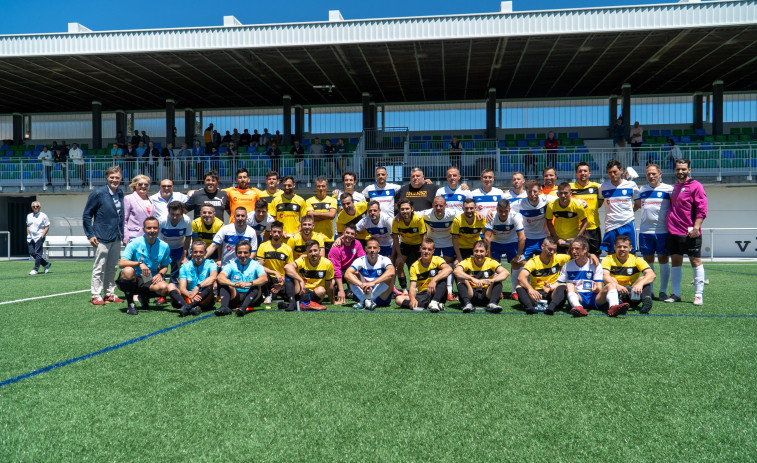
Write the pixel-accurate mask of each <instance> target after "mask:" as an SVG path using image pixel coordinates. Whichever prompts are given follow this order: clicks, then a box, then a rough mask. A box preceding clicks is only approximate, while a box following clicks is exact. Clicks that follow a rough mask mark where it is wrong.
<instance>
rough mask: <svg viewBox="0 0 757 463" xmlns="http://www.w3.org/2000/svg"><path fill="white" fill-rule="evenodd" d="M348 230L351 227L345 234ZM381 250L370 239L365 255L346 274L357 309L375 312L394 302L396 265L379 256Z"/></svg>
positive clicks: (374, 239)
mask: <svg viewBox="0 0 757 463" xmlns="http://www.w3.org/2000/svg"><path fill="white" fill-rule="evenodd" d="M348 229H349V226H348V227H345V233H346V232H347V230H348ZM343 238H344V236H343ZM380 249H381V247H380V246H379V241H378V240H377V239H376V238H368V241H366V244H365V255H364V256H362V257H358V258H357V259H355V261H354V262H352V265H350V267H349V268H348V269H347V271H346V272H345V274H344V279H345V280H347V283H349V285H350V289H351V290H352V294H353V298H354V299H355V300H356V301H357V304H355V308H356V309H366V310H373V309H375V308H376V307H387V306H389V303H390V302H392V287H393V285H394V284H393V282H394V265H392V261H391V260H390V259H389V258H388V257H386V256H382V255H380V254H379V253H380Z"/></svg>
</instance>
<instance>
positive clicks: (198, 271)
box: [179, 259, 218, 291]
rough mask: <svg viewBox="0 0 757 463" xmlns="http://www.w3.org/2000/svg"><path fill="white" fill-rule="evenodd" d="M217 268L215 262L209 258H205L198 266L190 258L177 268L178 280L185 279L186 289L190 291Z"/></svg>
mask: <svg viewBox="0 0 757 463" xmlns="http://www.w3.org/2000/svg"><path fill="white" fill-rule="evenodd" d="M217 268H218V267H216V263H215V262H213V261H212V260H210V259H205V260H204V261H203V262H202V264H200V266H199V267H198V266H196V265H195V263H194V261H193V260H190V261H189V262H185V263H184V264H183V265H182V266H181V268H180V269H179V280H186V281H187V291H192V290H193V289H195V287H196V286H197V285H199V284H200V283H202V282H203V281H205V280H206V279H207V278H208V277H209V276H210V273H211V272H213V271H214V270H216V269H217Z"/></svg>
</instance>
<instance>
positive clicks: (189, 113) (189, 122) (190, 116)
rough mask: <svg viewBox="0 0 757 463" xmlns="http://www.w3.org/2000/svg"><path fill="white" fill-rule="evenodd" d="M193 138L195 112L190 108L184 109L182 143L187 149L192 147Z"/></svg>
mask: <svg viewBox="0 0 757 463" xmlns="http://www.w3.org/2000/svg"><path fill="white" fill-rule="evenodd" d="M194 138H195V111H194V109H191V108H186V109H184V143H186V144H187V147H188V148H192V147H193V146H194Z"/></svg>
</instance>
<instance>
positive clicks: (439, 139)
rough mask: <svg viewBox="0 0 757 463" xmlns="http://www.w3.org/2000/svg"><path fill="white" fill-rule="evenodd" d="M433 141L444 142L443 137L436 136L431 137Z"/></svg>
mask: <svg viewBox="0 0 757 463" xmlns="http://www.w3.org/2000/svg"><path fill="white" fill-rule="evenodd" d="M431 141H442V137H441V135H434V136H433V137H431Z"/></svg>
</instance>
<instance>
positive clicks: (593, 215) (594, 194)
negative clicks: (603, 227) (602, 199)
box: [570, 182, 601, 230]
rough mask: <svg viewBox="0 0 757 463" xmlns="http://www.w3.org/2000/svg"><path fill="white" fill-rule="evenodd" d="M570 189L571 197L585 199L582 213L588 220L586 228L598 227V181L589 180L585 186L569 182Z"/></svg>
mask: <svg viewBox="0 0 757 463" xmlns="http://www.w3.org/2000/svg"><path fill="white" fill-rule="evenodd" d="M570 189H571V190H573V199H582V200H584V201H586V208H584V213H585V214H586V218H587V219H588V222H589V223H588V224H587V225H586V229H587V230H594V229H596V228H598V227H599V224H600V223H601V222H600V221H599V209H597V202H598V201H599V183H597V182H589V183H587V184H586V185H585V186H581V185H579V184H578V183H576V182H574V183H571V184H570Z"/></svg>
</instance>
